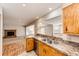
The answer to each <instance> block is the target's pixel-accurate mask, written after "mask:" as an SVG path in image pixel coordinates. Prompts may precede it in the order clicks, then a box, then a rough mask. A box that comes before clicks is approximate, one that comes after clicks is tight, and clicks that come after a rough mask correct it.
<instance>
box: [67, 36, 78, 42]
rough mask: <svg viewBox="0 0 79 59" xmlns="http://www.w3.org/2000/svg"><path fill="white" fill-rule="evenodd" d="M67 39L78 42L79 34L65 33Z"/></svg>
mask: <svg viewBox="0 0 79 59" xmlns="http://www.w3.org/2000/svg"><path fill="white" fill-rule="evenodd" d="M67 39H68V40H69V41H74V42H78V43H79V36H72V35H67Z"/></svg>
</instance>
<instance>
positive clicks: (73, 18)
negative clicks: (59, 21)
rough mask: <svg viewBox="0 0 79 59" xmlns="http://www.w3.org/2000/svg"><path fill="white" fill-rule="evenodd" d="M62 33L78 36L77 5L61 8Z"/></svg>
mask: <svg viewBox="0 0 79 59" xmlns="http://www.w3.org/2000/svg"><path fill="white" fill-rule="evenodd" d="M63 19H64V21H63V22H64V33H66V34H75V35H79V3H74V4H71V5H69V6H67V7H65V8H63Z"/></svg>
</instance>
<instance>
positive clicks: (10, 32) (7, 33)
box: [5, 30, 16, 37]
mask: <svg viewBox="0 0 79 59" xmlns="http://www.w3.org/2000/svg"><path fill="white" fill-rule="evenodd" d="M5 37H16V30H5Z"/></svg>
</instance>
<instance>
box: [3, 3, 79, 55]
mask: <svg viewBox="0 0 79 59" xmlns="http://www.w3.org/2000/svg"><path fill="white" fill-rule="evenodd" d="M78 9H79V4H78V3H70V4H62V3H61V4H58V6H57V7H56V8H54V9H53V10H52V8H49V12H48V13H46V14H44V15H43V16H41V17H36V20H34V21H32V22H31V23H30V24H28V25H26V26H25V25H24V30H25V32H24V33H25V36H23V37H17V38H14V37H16V35H14V36H11V37H13V38H11V40H10V39H9V37H8V38H6V37H7V36H5V35H4V36H5V37H4V40H3V49H4V50H3V56H6V55H7V56H11V55H13V56H16V55H19V54H22V52H24V51H26V53H28V54H29V52H31V51H33V53H35V55H33V56H79V36H78V34H79V20H78V15H79V13H78ZM10 29H12V28H10ZM10 31H11V30H10ZM6 32H8V30H5V34H6ZM15 33H16V31H14V34H15ZM5 38H6V39H5ZM12 39H13V40H12ZM17 39H19V40H17ZM9 41H11V42H16V43H14V44H15V45H14V44H12V45H9V44H10V43H11V42H10V43H8V42H9ZM17 42H18V43H17ZM6 44H7V46H6ZM19 44H20V45H19ZM17 45H18V46H17ZM15 46H16V48H15ZM9 47H10V49H8V48H9ZM11 49H13V50H12V52H13V51H14V54H13V53H11ZM15 50H16V51H15ZM7 51H8V53H7ZM18 51H19V52H18ZM29 55H30V56H32V55H31V53H30V54H29ZM25 56H26V55H25ZM27 56H28V55H27Z"/></svg>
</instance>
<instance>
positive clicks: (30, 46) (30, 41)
mask: <svg viewBox="0 0 79 59" xmlns="http://www.w3.org/2000/svg"><path fill="white" fill-rule="evenodd" d="M33 49H34V39H33V38H27V39H26V51H27V52H28V51H31V50H33Z"/></svg>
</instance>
